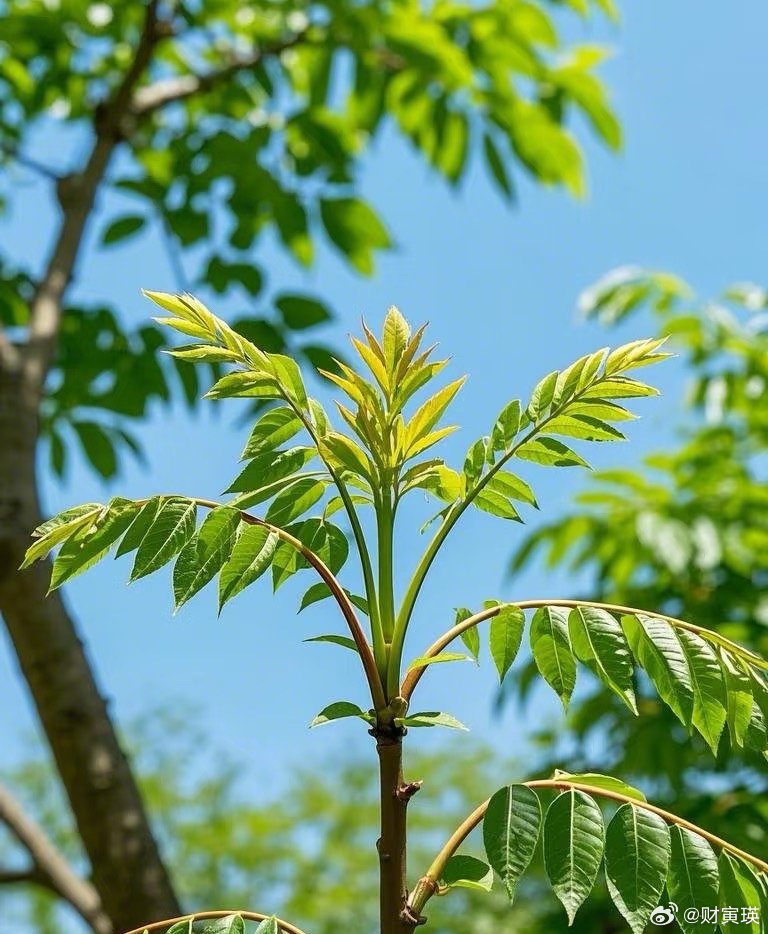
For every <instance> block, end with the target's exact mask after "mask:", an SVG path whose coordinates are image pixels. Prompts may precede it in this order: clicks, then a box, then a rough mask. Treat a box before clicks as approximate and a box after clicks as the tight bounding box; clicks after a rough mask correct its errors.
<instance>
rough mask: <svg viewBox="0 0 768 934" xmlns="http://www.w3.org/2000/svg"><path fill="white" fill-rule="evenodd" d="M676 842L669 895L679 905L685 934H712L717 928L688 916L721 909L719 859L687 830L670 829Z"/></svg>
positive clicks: (670, 863)
mask: <svg viewBox="0 0 768 934" xmlns="http://www.w3.org/2000/svg"><path fill="white" fill-rule="evenodd" d="M670 834H671V839H672V850H671V859H670V862H669V874H668V876H667V892H668V893H669V898H670V901H673V902H674V903H675V904H676V905H677V912H676V914H675V917H676V918H677V923H678V924H679V925H680V927H681V928H682V929H683V931H684V934H712V932H713V931H714V930H715V927H716V925H715V924H713V923H711V922H704V921H688V920H686V912H687V911H688V910H689V909H694V908H695V909H696V910H697V914H698V916H699V917H701V909H702V908H713V907H714V906H715V905H717V893H718V889H719V873H718V868H717V857H716V856H715V854H714V853H713V852H712V847H711V846H710V845H709V843H707V841H706V840H705V839H704V838H703V837H700V836H699V835H698V834H697V833H694V832H693V831H691V830H688V829H687V828H685V827H678V826H677V825H675V826H674V827H670Z"/></svg>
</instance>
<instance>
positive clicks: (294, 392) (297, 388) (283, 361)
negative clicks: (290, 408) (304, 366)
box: [269, 353, 307, 408]
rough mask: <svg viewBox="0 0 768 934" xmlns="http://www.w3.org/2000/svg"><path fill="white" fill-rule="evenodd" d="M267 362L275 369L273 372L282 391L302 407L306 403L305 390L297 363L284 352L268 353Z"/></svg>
mask: <svg viewBox="0 0 768 934" xmlns="http://www.w3.org/2000/svg"><path fill="white" fill-rule="evenodd" d="M269 362H270V363H271V364H272V366H273V367H274V370H275V374H276V376H277V379H278V381H279V383H280V386H281V388H282V390H283V392H284V393H285V394H286V395H287V396H288V397H289V398H290V399H292V400H293V401H294V402H295V403H296V404H297V405H298V407H299V408H304V407H305V406H306V404H307V391H306V389H305V388H304V380H303V379H302V377H301V370H300V369H299V365H298V363H296V361H295V360H294V359H292V358H291V357H286V356H285V355H284V354H278V353H272V354H269Z"/></svg>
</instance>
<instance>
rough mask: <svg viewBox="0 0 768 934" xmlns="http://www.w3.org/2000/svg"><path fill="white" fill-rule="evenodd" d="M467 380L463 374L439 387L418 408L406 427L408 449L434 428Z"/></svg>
mask: <svg viewBox="0 0 768 934" xmlns="http://www.w3.org/2000/svg"><path fill="white" fill-rule="evenodd" d="M465 380H466V377H465V376H462V377H461V378H460V379H456V380H454V381H453V382H452V383H449V384H448V385H447V386H443V388H442V389H439V390H438V391H437V392H436V393H435V394H434V395H433V396H431V397H430V398H429V399H427V400H426V402H423V403H422V404H421V405H420V406H419V407H418V408H417V409H416V411H415V412H414V413H413V417H412V418H411V419H410V421H409V422H408V423H407V425H406V428H405V432H406V434H405V437H406V441H405V447H406V450H407V451H408V450H410V449H411V448H412V447H413V446H414V444H415V442H417V441H418V440H419V439H420V438H423V437H424V436H425V435H426V434H428V433H429V432H430V431H431V430H432V428H434V426H435V425H436V424H437V422H438V421H439V419H440V416H441V415H442V414H443V412H445V410H446V409H447V408H448V406H449V405H450V404H451V400H452V399H453V397H454V396H455V395H456V393H457V392H458V391H459V389H461V387H462V385H463V384H464V381H465Z"/></svg>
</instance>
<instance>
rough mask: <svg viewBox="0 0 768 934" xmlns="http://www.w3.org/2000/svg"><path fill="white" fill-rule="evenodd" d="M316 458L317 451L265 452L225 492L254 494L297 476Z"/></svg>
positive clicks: (306, 449)
mask: <svg viewBox="0 0 768 934" xmlns="http://www.w3.org/2000/svg"><path fill="white" fill-rule="evenodd" d="M314 456H315V449H314V448H310V447H301V446H298V447H293V448H289V449H288V450H287V451H265V452H264V453H263V454H259V455H257V456H256V457H254V458H253V460H251V461H250V463H249V464H248V465H247V466H246V467H245V468H244V469H243V470H241V471H240V473H239V474H238V475H237V477H235V479H234V480H233V481H232V483H231V484H230V485H229V487H228V488H227V490H226V491H225V492H227V493H253V492H258V491H259V490H263V489H265V488H266V487H268V486H269V485H270V484H272V483H275V482H276V481H278V480H283V479H284V478H285V477H289V476H291V475H292V474H295V473H296V472H297V471H299V470H301V468H302V467H303V466H304V465H305V464H306V463H308V462H309V461H310V460H312V458H313V457H314Z"/></svg>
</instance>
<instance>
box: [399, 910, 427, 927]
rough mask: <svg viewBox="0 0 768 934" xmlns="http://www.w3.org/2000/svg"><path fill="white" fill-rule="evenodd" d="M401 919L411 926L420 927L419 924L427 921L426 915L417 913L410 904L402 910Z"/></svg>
mask: <svg viewBox="0 0 768 934" xmlns="http://www.w3.org/2000/svg"><path fill="white" fill-rule="evenodd" d="M400 920H401V921H402V922H403V923H404V924H409V925H410V926H411V927H419V925H421V924H426V923H427V919H426V916H425V915H420V914H416V913H415V912H414V911H413V909H412V908H411V906H410V905H406V906H405V908H403V910H402V911H401V912H400Z"/></svg>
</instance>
